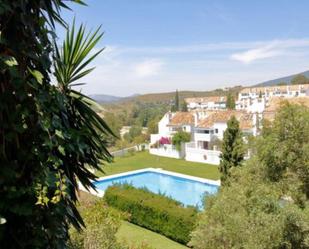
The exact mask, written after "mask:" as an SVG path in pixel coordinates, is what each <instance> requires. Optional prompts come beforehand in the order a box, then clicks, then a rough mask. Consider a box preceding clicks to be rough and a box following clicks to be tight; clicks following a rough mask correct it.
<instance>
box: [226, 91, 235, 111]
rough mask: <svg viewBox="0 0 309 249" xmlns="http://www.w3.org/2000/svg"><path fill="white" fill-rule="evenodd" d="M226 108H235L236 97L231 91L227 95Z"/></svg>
mask: <svg viewBox="0 0 309 249" xmlns="http://www.w3.org/2000/svg"><path fill="white" fill-rule="evenodd" d="M226 108H227V109H231V110H233V109H235V98H234V96H233V95H232V94H231V93H230V92H229V93H228V94H227V97H226Z"/></svg>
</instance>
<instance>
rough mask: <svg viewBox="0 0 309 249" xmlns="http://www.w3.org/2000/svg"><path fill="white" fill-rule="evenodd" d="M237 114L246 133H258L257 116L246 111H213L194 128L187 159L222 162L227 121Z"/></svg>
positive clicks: (188, 146) (213, 162)
mask: <svg viewBox="0 0 309 249" xmlns="http://www.w3.org/2000/svg"><path fill="white" fill-rule="evenodd" d="M232 116H235V117H236V119H237V120H238V121H239V123H240V128H241V129H242V131H243V132H244V133H245V134H252V135H255V134H256V128H255V126H254V123H255V122H256V121H255V116H254V115H253V114H248V113H246V112H244V111H232V110H222V111H216V112H213V113H211V114H210V115H209V116H208V117H206V118H203V119H201V120H199V121H198V123H197V124H196V126H195V128H194V139H193V141H192V142H190V143H186V148H185V151H186V153H185V159H186V160H187V161H194V162H204V163H210V164H219V163H220V154H221V152H220V151H219V149H220V148H219V147H220V144H221V141H222V139H223V134H224V131H225V130H226V128H227V122H228V120H229V119H230V118H231V117H232Z"/></svg>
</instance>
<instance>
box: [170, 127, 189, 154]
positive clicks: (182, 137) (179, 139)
mask: <svg viewBox="0 0 309 249" xmlns="http://www.w3.org/2000/svg"><path fill="white" fill-rule="evenodd" d="M190 140H191V135H190V133H188V132H185V131H178V132H177V133H176V134H175V135H174V136H173V139H172V144H173V145H175V147H176V149H177V150H178V151H180V150H181V144H182V143H187V142H190Z"/></svg>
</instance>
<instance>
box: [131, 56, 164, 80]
mask: <svg viewBox="0 0 309 249" xmlns="http://www.w3.org/2000/svg"><path fill="white" fill-rule="evenodd" d="M163 65H164V63H163V61H162V60H159V59H148V60H145V61H143V62H141V63H138V64H136V65H135V66H134V68H133V69H134V72H135V74H136V75H137V76H138V77H141V78H144V77H149V76H154V75H157V74H158V73H159V72H160V70H161V69H162V66H163Z"/></svg>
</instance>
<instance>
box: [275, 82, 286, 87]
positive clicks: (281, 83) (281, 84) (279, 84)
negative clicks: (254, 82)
mask: <svg viewBox="0 0 309 249" xmlns="http://www.w3.org/2000/svg"><path fill="white" fill-rule="evenodd" d="M286 85H287V83H286V82H284V81H282V82H279V83H278V84H277V86H286Z"/></svg>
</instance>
